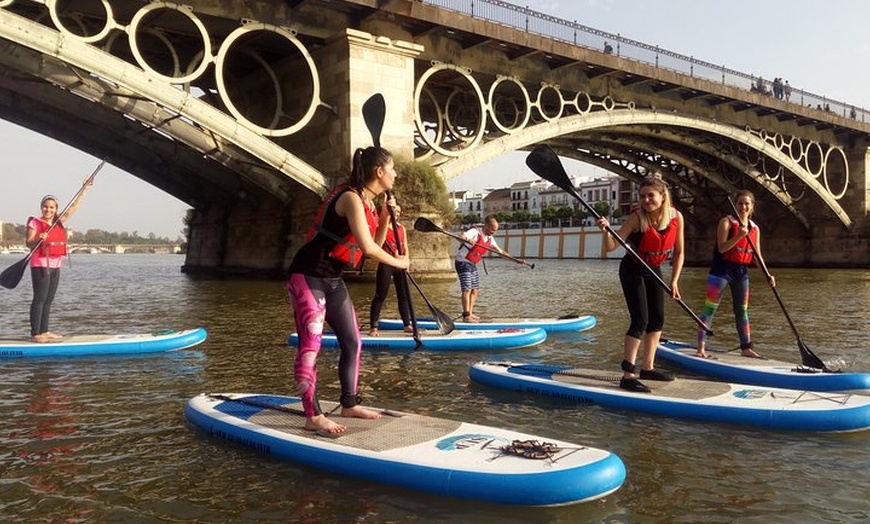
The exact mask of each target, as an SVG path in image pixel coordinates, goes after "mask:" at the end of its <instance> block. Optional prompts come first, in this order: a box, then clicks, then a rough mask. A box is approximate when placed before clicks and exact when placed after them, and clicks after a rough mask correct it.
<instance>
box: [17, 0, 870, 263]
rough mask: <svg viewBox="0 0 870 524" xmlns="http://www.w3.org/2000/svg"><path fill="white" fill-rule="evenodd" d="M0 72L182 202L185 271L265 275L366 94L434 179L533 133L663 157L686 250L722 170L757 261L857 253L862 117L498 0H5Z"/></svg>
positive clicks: (294, 237)
mask: <svg viewBox="0 0 870 524" xmlns="http://www.w3.org/2000/svg"><path fill="white" fill-rule="evenodd" d="M604 40H607V41H609V42H611V43H612V44H613V45H615V46H616V47H615V49H612V50H610V52H604V51H603V49H602V46H601V44H602V42H603V41H604ZM0 73H2V74H0V117H2V118H4V119H6V120H9V121H12V122H15V123H17V124H19V125H21V126H23V127H27V128H29V129H32V130H34V131H36V132H39V133H41V134H43V135H46V136H50V137H52V138H55V139H57V140H60V141H62V142H65V143H67V144H70V145H71V146H73V147H76V148H78V149H80V150H82V151H86V152H88V153H90V154H92V155H94V156H97V157H104V158H108V159H109V161H110V162H111V163H113V164H114V165H116V166H118V167H119V168H121V169H124V170H125V171H127V172H129V173H131V174H133V175H135V176H137V177H139V178H141V179H142V180H144V181H146V182H148V183H150V184H152V185H154V186H156V187H158V188H160V189H162V190H164V191H166V192H167V193H170V194H172V195H173V196H175V197H177V198H179V199H180V200H182V201H184V202H187V203H188V204H189V205H190V206H191V207H192V208H193V209H194V213H193V216H192V219H191V220H190V223H189V235H188V241H189V245H188V250H187V254H186V261H185V270H187V271H192V272H193V271H215V272H233V273H237V272H240V271H250V272H258V273H265V274H280V273H282V271H283V269H284V268H286V267H287V264H288V262H289V259H290V257H292V255H293V253H294V252H295V251H296V249H297V248H298V247H299V245H300V244H301V242H302V239H303V237H304V235H305V232H306V231H307V229H308V228H309V227H310V223H311V219H312V217H313V215H314V213H315V211H316V208H317V206H318V204H319V201H320V198H321V196H322V195H323V194H324V193H325V192H327V191H328V190H329V189H330V188H331V187H333V186H334V185H335V184H336V183H337V182H338V181H339V180H342V179H343V178H344V175H345V173H346V172H347V171H348V163H349V158H350V156H351V153H352V151H353V150H354V149H355V148H356V147H360V146H365V145H368V144H369V143H370V141H371V139H370V137H369V134H368V131H367V129H366V127H365V123H364V121H363V119H362V116H361V112H360V109H361V106H362V104H363V103H364V101H365V100H366V99H367V98H368V97H369V96H371V95H372V94H373V93H376V92H377V93H382V94H383V95H384V96H385V98H386V100H387V108H388V110H387V119H386V125H385V127H384V136H383V138H382V142H383V143H384V145H385V146H386V147H388V148H389V149H390V150H392V151H393V152H394V153H396V154H401V155H405V156H407V157H412V158H414V159H416V160H419V161H423V162H427V163H429V164H431V165H433V166H436V168H437V170H438V172H439V173H440V174H441V175H442V177H443V178H444V179H445V180H449V179H451V178H452V177H455V176H458V175H459V174H461V173H463V172H466V171H468V170H470V169H472V168H474V167H476V166H479V165H481V164H483V163H484V162H486V161H488V160H490V159H493V158H496V157H498V156H500V155H503V154H505V153H507V152H510V151H517V150H529V149H531V148H532V147H533V146H534V145H535V144H538V143H542V142H546V143H549V144H550V145H552V146H553V147H554V148H555V149H556V150H557V151H558V152H559V154H560V155H562V156H564V157H566V158H574V159H578V160H582V161H584V162H587V163H590V164H593V165H596V166H599V167H602V168H604V169H607V170H608V171H611V172H613V173H616V174H618V175H620V176H622V177H625V178H627V179H630V180H635V181H636V180H639V179H640V178H642V177H644V176H646V175H647V174H649V173H652V172H656V173H660V174H661V175H662V176H663V177H664V178H665V179H666V180H667V181H668V182H669V183H670V185H671V187H672V188H674V189H675V197H676V205H677V206H678V207H679V208H680V209H681V210H682V211H683V212H684V214H685V215H686V217H687V257H688V259H689V261H690V262H691V261H693V260H694V261H703V262H704V263H706V261H708V260H709V252H710V249H711V239H712V236H713V228H714V227H715V222H716V218H717V217H718V216H719V215H720V214H721V213H722V212H723V211H726V210H727V209H728V204H727V198H726V197H727V195H728V194H729V193H730V192H732V191H734V190H736V189H738V188H748V189H750V190H752V191H753V192H754V193H755V194H756V197H757V199H758V214H757V217H756V218H757V219H758V222H759V223H760V224H761V225H762V227H764V228H765V230H766V231H765V233H766V234H765V254H766V257H767V258H768V262H769V263H771V264H781V265H803V266H835V267H867V265H868V261H870V226H868V207H870V204H868V202H870V198H868V197H870V188H868V170H867V161H868V157H867V148H868V145H870V134H868V132H870V123H868V122H870V118H868V117H870V115H867V114H866V113H865V112H864V111H855V110H854V108H853V107H852V106H850V105H849V104H846V103H843V102H838V101H833V100H828V99H825V98H824V97H820V96H817V95H814V94H812V93H810V92H807V91H803V90H800V89H793V91H792V93H791V96H790V98H789V99H788V100H785V99H779V98H775V97H772V96H768V95H766V94H763V93H758V92H754V91H750V89H749V87H750V85H752V84H753V82H754V81H755V79H754V78H752V77H751V76H750V75H747V74H744V73H740V72H739V71H735V70H730V69H725V68H722V67H719V66H716V65H714V64H710V63H706V62H703V61H698V60H695V59H692V58H690V57H687V56H684V55H681V54H679V53H675V52H672V51H667V50H661V49H658V48H656V47H652V46H648V45H645V44H643V43H641V42H635V41H632V40H629V39H626V38H622V37H619V36H617V35H611V34H608V33H604V32H601V31H597V30H595V29H592V28H588V27H584V26H582V25H579V24H577V23H576V22H570V21H566V20H560V19H558V18H555V17H552V16H548V15H544V14H541V13H536V12H534V11H531V10H529V9H525V8H520V7H516V6H513V5H511V4H506V3H504V2H501V1H499V0H436V1H422V2H421V1H412V0H331V1H327V0H281V1H279V0H259V1H248V2H224V1H219V0H192V1H187V2H185V3H184V4H180V3H173V2H146V1H134V0H92V1H81V2H60V1H48V2H44V1H37V0H0ZM826 108H827V109H829V110H825V109H826ZM76 176H78V175H76ZM412 241H413V240H412ZM415 253H418V254H420V253H422V250H416V251H415ZM430 255H432V257H433V259H434V258H438V256H437V254H432V253H430ZM442 258H443V257H442Z"/></svg>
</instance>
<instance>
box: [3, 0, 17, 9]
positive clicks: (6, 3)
mask: <svg viewBox="0 0 870 524" xmlns="http://www.w3.org/2000/svg"><path fill="white" fill-rule="evenodd" d="M14 3H15V0H0V8H3V7H8V6H10V5H12V4H14Z"/></svg>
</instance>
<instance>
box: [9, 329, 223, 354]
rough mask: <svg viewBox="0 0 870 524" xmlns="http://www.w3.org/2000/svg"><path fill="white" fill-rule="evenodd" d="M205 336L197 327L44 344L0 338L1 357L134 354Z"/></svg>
mask: <svg viewBox="0 0 870 524" xmlns="http://www.w3.org/2000/svg"><path fill="white" fill-rule="evenodd" d="M206 336H207V335H206V331H205V329H203V328H197V329H188V330H184V331H174V330H166V331H160V332H157V333H142V334H134V335H70V336H67V337H64V338H63V340H59V341H57V342H48V343H44V344H41V343H36V342H30V341H29V340H14V339H0V359H2V358H26V357H79V356H99V355H136V354H140V353H158V352H165V351H176V350H179V349H185V348H189V347H192V346H195V345H197V344H199V343H201V342H202V341H204V340H205V339H206Z"/></svg>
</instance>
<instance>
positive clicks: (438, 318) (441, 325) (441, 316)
mask: <svg viewBox="0 0 870 524" xmlns="http://www.w3.org/2000/svg"><path fill="white" fill-rule="evenodd" d="M430 311H431V312H432V316H434V317H435V324H437V325H438V332H439V333H441V334H442V335H449V334H450V333H452V332H453V330H454V329H456V324H454V323H453V319H452V318H450V317H449V316H447V314H446V313H444V312H443V311H441V310H440V309H437V308H434V307H433V308H430Z"/></svg>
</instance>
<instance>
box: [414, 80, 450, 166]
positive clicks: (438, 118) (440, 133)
mask: <svg viewBox="0 0 870 524" xmlns="http://www.w3.org/2000/svg"><path fill="white" fill-rule="evenodd" d="M422 95H423V96H425V97H426V99H427V100H428V101H429V105H426V106H422V105H421V106H420V107H419V108H418V110H419V111H425V110H426V109H429V108H431V109H432V111H433V112H434V115H427V116H426V121H428V122H438V123H437V124H435V125H434V126H430V127H431V131H430V130H427V133H426V136H429V133H430V132H431V134H432V135H434V136H432V137H431V140H432V141H434V142H435V143H436V144H438V143H440V142H441V140H443V139H444V126H442V125H441V124H440V122H442V121H443V116H444V115H443V114H442V113H441V108H440V107H438V102H437V101H436V100H435V95H434V94H433V93H432V91H431V90H430V89H429V88H423V93H422ZM414 147H415V152H414V158H415V159H416V160H419V161H422V160H427V159H428V158H429V157H431V156H432V155H434V154H435V150H434V149H432V147H431V146H430V145H429V141H427V140H425V139H424V138H423V133H421V132H419V131H418V132H416V133H414Z"/></svg>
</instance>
